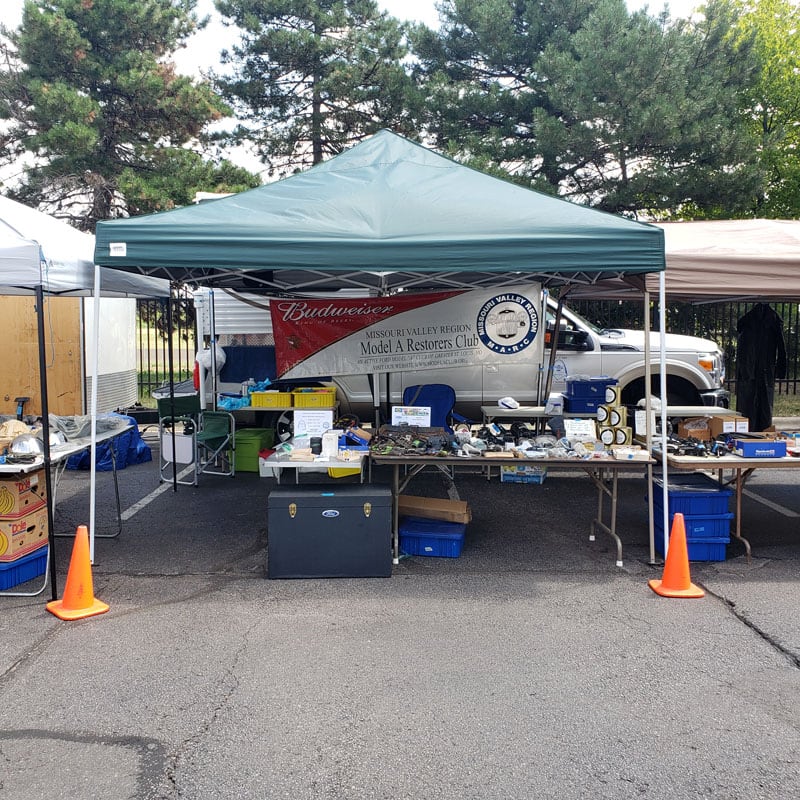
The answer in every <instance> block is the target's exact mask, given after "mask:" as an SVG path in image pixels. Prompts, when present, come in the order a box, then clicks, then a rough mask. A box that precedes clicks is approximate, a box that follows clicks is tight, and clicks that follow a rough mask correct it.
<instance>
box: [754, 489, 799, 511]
mask: <svg viewBox="0 0 800 800" xmlns="http://www.w3.org/2000/svg"><path fill="white" fill-rule="evenodd" d="M742 494H743V495H746V496H747V497H749V498H750V499H751V500H755V501H756V502H757V503H761V504H762V505H765V506H767V508H771V509H772V510H773V511H777V512H778V513H779V514H783V516H784V517H800V513H799V512H797V511H792V509H791V508H786V506H782V505H779V504H778V503H773V502H772V500H767V498H766V497H761V495H758V494H756V493H755V492H751V491H750V490H749V489H743V490H742Z"/></svg>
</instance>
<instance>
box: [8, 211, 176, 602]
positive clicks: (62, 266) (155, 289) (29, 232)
mask: <svg viewBox="0 0 800 800" xmlns="http://www.w3.org/2000/svg"><path fill="white" fill-rule="evenodd" d="M0 294H9V295H20V294H33V295H35V297H36V310H37V321H38V339H39V374H40V386H41V408H42V427H43V431H42V435H43V446H44V467H45V480H46V488H47V498H48V501H47V510H48V528H49V531H50V558H49V563H50V568H51V576H52V594H53V599H55V597H56V582H55V570H54V563H55V562H54V538H53V512H52V505H51V499H50V498H52V486H51V485H50V426H49V404H48V398H47V380H46V374H47V371H46V370H47V365H46V360H45V352H46V349H45V345H46V342H45V326H44V316H43V303H44V295H58V296H94V297H96V298H97V297H100V296H108V297H160V296H168V295H169V282H168V281H166V280H162V279H158V278H152V277H149V276H144V275H132V274H127V273H121V272H118V271H116V270H108V269H102V268H100V267H95V265H94V236H92V235H90V234H86V233H81V232H80V231H78V230H76V229H75V228H73V227H72V226H71V225H68V224H66V223H65V222H61V221H60V220H57V219H55V218H53V217H51V216H49V215H48V214H44V213H42V212H40V211H37V210H35V209H32V208H29V207H27V206H25V205H23V204H21V203H17V202H15V201H13V200H10V199H9V198H7V197H0ZM94 308H95V320H94V326H95V327H94V329H95V330H96V331H97V330H99V322H98V316H99V303H95V304H94ZM98 346H99V337H95V341H94V349H93V352H92V360H93V365H92V375H93V381H94V382H96V380H97V369H96V365H97V354H98ZM96 398H97V387H96V385H94V386H93V388H92V408H91V427H92V440H93V441H94V439H95V437H96V418H97V405H96V403H97V400H96ZM95 468H96V454H95V448H94V447H92V452H91V476H90V511H89V516H90V519H89V530H90V535H91V537H92V538H91V546H92V547H91V553H92V557H93V555H94V549H93V547H94V538H93V533H94V527H95V526H94V517H95V490H96V473H95ZM7 594H8V593H7Z"/></svg>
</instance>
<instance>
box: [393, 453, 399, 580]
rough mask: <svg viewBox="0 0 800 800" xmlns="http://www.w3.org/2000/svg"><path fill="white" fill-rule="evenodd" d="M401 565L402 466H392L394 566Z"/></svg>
mask: <svg viewBox="0 0 800 800" xmlns="http://www.w3.org/2000/svg"><path fill="white" fill-rule="evenodd" d="M399 563H400V465H399V464H393V465H392V564H399Z"/></svg>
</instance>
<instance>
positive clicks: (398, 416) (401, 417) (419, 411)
mask: <svg viewBox="0 0 800 800" xmlns="http://www.w3.org/2000/svg"><path fill="white" fill-rule="evenodd" d="M430 424H431V407H430V406H392V425H419V426H421V427H423V428H429V427H430Z"/></svg>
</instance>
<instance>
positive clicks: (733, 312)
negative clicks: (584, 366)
mask: <svg viewBox="0 0 800 800" xmlns="http://www.w3.org/2000/svg"><path fill="white" fill-rule="evenodd" d="M568 304H569V307H570V308H572V309H573V310H574V311H577V312H578V313H579V314H580V315H581V316H583V317H585V318H586V319H588V320H589V321H590V322H593V323H594V324H596V325H599V326H600V327H607V328H634V329H636V328H639V329H641V328H643V327H644V313H643V312H644V308H643V304H642V303H637V302H632V301H624V302H620V301H616V300H580V301H577V302H569V301H568ZM753 305H755V304H754V303H709V304H704V305H694V304H691V303H668V304H667V307H666V309H665V313H666V321H665V328H666V330H667V332H668V333H682V334H685V335H687V336H700V337H702V338H704V339H712V340H713V341H715V342H717V344H719V346H720V347H721V348H722V349H723V351H724V352H725V375H726V388H727V389H728V390H729V391H730V392H731V393H733V394H735V393H736V324H737V322H738V321H739V320H740V319H741V318H742V317H743V316H744V315H745V314H746V313H747V312H748V311H749V310H750V309H751V308H752V307H753ZM769 305H770V306H771V307H772V308H773V309H775V311H776V312H777V314H778V316H779V317H780V318H781V319H782V320H783V338H784V342H785V344H786V362H787V371H786V378H785V379H782V380H778V381H776V382H775V392H776V393H777V394H789V395H796V394H797V393H798V383H800V305H798V304H797V303H770V304H769ZM650 313H651V326H652V328H653V329H654V330H658V328H659V326H660V320H659V314H658V303H653V304H652V307H651V310H650Z"/></svg>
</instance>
